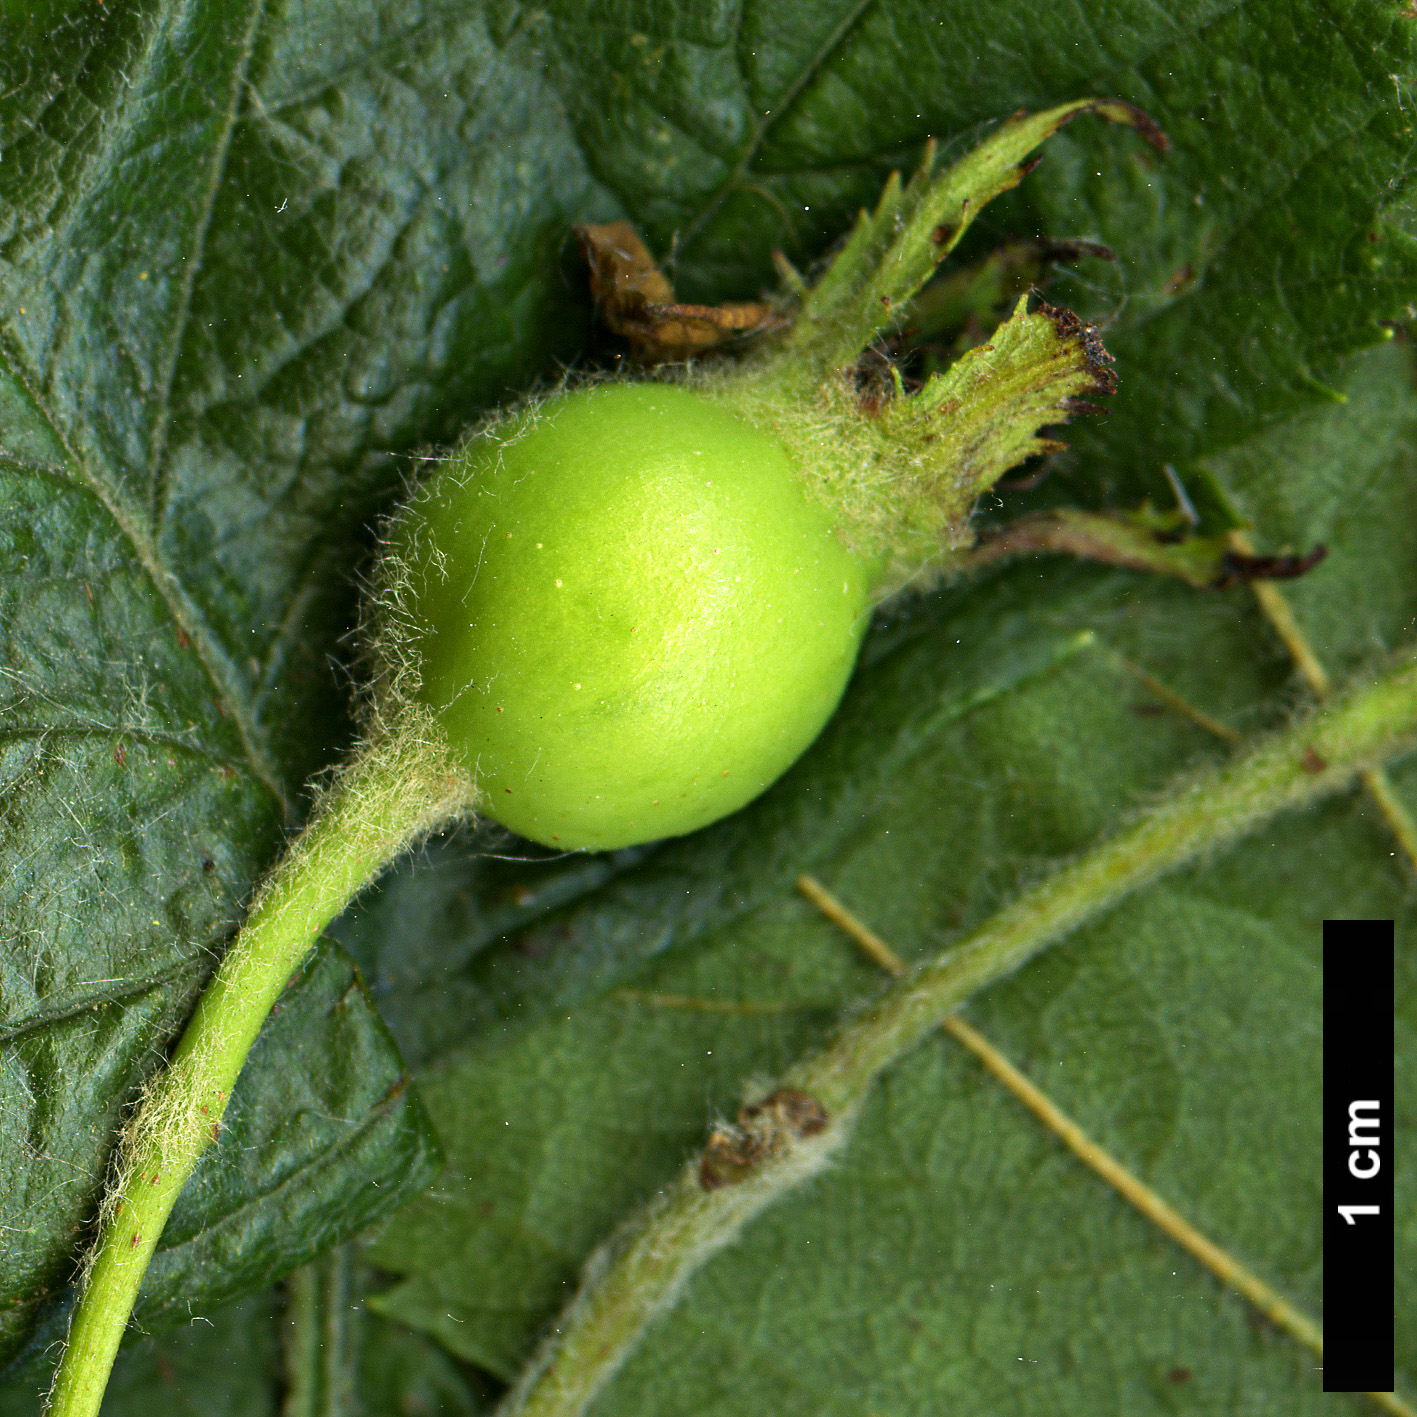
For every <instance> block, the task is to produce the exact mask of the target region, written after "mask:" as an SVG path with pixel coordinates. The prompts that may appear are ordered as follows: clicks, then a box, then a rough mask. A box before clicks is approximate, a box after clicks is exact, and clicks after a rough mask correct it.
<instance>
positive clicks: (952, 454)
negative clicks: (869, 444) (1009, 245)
mask: <svg viewBox="0 0 1417 1417" xmlns="http://www.w3.org/2000/svg"><path fill="white" fill-rule="evenodd" d="M1028 306H1029V297H1028V296H1026V295H1025V296H1023V297H1022V298H1021V299H1020V300H1019V302H1018V304H1017V305H1016V306H1015V307H1014V312H1013V314H1012V315H1011V316H1010V317H1009V318H1008V319H1007V320H1006V321H1005V322H1004V323H1003V324H1002V325H1000V326H999V328H998V329H997V330H996V331H995V332H994V335H993V337H992V338H991V339H990V340H989V342H988V343H987V344H982V345H979V346H978V347H977V348H975V349H971V350H969V351H968V352H967V353H965V354H963V355H961V356H960V358H959V359H957V360H956V361H955V362H954V363H953V364H952V365H950V367H949V368H948V369H946V370H945V371H944V372H943V373H941V374H936V375H934V376H933V377H932V378H931V379H930V381H929V382H928V383H927V384H926V385H925V387H924V388H923V389H921V390H920V391H919V392H918V393H916V394H914V395H913V396H911V397H909V398H898V399H892V400H891V401H890V402H889V403H888V404H886V406H885V408H884V410H883V411H882V414H881V425H882V433H883V434H884V436H885V437H886V438H887V439H888V440H890V441H891V442H892V443H894V444H895V445H896V446H897V447H899V448H900V449H902V450H903V451H908V453H909V455H910V456H911V460H912V462H913V463H914V468H913V476H912V481H913V482H915V484H916V487H917V495H920V496H923V497H926V498H928V499H930V500H931V501H933V502H935V503H936V505H937V507H938V509H939V511H938V514H939V517H940V520H941V522H942V523H943V525H942V526H941V528H940V529H941V532H942V533H944V534H945V535H946V537H949V530H950V524H952V523H958V522H960V521H961V520H962V516H963V515H967V513H968V509H969V507H970V506H971V505H972V504H973V502H974V500H975V498H976V497H977V496H978V495H979V493H981V492H983V491H984V490H985V489H987V488H989V487H992V486H993V484H994V483H995V482H996V481H997V480H998V479H999V478H1000V477H1002V476H1003V475H1004V473H1006V472H1007V471H1008V470H1009V469H1010V468H1012V467H1017V466H1018V464H1019V463H1021V462H1023V461H1025V460H1026V459H1028V458H1031V457H1036V456H1038V455H1039V454H1042V453H1051V452H1056V451H1058V450H1059V449H1060V448H1062V447H1063V446H1064V444H1062V443H1059V442H1058V441H1057V440H1056V439H1053V438H1049V437H1045V436H1044V435H1043V433H1042V432H1041V430H1042V429H1043V428H1045V427H1047V426H1049V425H1051V424H1058V423H1065V422H1067V420H1068V419H1069V418H1070V417H1071V416H1072V415H1073V414H1074V413H1078V412H1096V411H1098V410H1096V409H1095V408H1094V407H1093V406H1092V405H1090V404H1088V403H1086V402H1085V400H1086V399H1088V398H1090V397H1097V396H1099V395H1108V394H1111V393H1113V392H1115V390H1116V387H1117V376H1116V375H1115V374H1114V373H1113V372H1112V368H1111V365H1112V356H1111V355H1110V354H1108V353H1107V351H1106V350H1105V349H1104V348H1103V347H1102V341H1101V339H1100V338H1099V337H1098V334H1097V330H1096V329H1095V328H1094V327H1093V326H1092V325H1087V324H1084V323H1083V322H1082V321H1081V320H1080V319H1078V317H1077V316H1076V315H1074V314H1073V313H1072V312H1071V311H1070V310H1062V309H1058V308H1056V307H1055V306H1052V305H1045V304H1043V303H1042V302H1041V301H1039V302H1037V303H1036V304H1035V305H1034V308H1033V309H1032V310H1030V309H1029V308H1028ZM949 539H951V540H953V539H954V538H952V537H950V538H949Z"/></svg>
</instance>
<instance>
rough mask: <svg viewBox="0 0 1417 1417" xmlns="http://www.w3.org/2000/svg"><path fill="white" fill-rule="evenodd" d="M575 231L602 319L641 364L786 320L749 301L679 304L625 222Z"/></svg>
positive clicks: (683, 355)
mask: <svg viewBox="0 0 1417 1417" xmlns="http://www.w3.org/2000/svg"><path fill="white" fill-rule="evenodd" d="M576 236H577V237H578V238H579V240H580V243H581V251H582V252H583V253H584V255H585V259H586V264H587V265H588V266H589V267H590V289H591V294H592V295H593V296H594V297H595V304H596V308H597V310H598V311H599V312H600V317H601V319H603V320H604V321H605V323H606V324H607V325H609V326H610V328H611V329H612V330H614V331H615V333H616V334H617V335H623V336H624V337H625V339H627V340H629V342H630V352H631V353H632V354H633V356H634V358H635V359H636V360H638V361H639V362H640V363H642V364H663V363H667V362H669V361H671V360H676V359H692V358H693V357H694V356H695V355H696V354H704V353H706V352H707V351H709V350H711V349H714V348H716V347H717V346H719V345H724V344H727V343H729V342H730V341H733V340H742V339H746V338H747V337H748V336H750V335H756V334H761V333H762V332H763V331H765V330H772V329H777V328H779V327H780V326H782V325H783V324H785V323H786V321H785V320H784V318H783V316H782V315H780V314H779V313H778V312H777V311H775V310H773V309H772V308H771V307H769V306H767V305H759V304H756V303H751V302H742V301H739V302H730V303H728V304H726V305H679V304H676V303H675V300H674V287H673V286H672V285H670V283H669V280H668V278H667V277H666V276H665V274H664V272H663V271H661V270H660V269H659V267H658V266H656V265H655V263H654V259H653V258H652V257H651V256H650V254H649V251H648V250H647V249H646V247H645V243H644V242H643V241H642V240H641V239H640V235H639V233H638V232H637V231H636V230H635V228H634V227H632V226H631V225H630V223H629V222H627V221H612V222H610V223H609V224H607V225H605V226H579V227H577V228H576Z"/></svg>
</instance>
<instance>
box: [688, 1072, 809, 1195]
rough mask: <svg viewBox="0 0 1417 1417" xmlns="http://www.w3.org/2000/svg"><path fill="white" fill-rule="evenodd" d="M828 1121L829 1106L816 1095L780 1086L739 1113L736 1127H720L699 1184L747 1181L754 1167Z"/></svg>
mask: <svg viewBox="0 0 1417 1417" xmlns="http://www.w3.org/2000/svg"><path fill="white" fill-rule="evenodd" d="M826 1124H827V1114H826V1109H825V1108H823V1106H822V1104H821V1103H820V1102H818V1101H817V1099H816V1098H815V1097H811V1096H809V1095H808V1094H807V1093H805V1092H798V1091H797V1090H796V1089H794V1088H790V1087H783V1088H779V1089H778V1090H777V1091H776V1092H774V1093H772V1094H771V1096H768V1097H765V1098H763V1100H762V1101H761V1102H758V1103H755V1104H754V1105H753V1106H752V1107H744V1108H743V1109H742V1110H741V1111H740V1112H739V1113H738V1123H737V1125H736V1126H726V1125H723V1126H717V1127H715V1128H714V1129H713V1131H712V1133H710V1135H709V1142H708V1145H707V1146H706V1147H705V1148H704V1154H703V1159H702V1160H701V1161H700V1162H699V1184H700V1185H701V1186H702V1187H703V1188H704V1190H706V1191H714V1190H717V1189H718V1188H719V1187H720V1186H731V1185H734V1184H736V1183H737V1182H739V1181H743V1180H746V1179H747V1177H748V1176H749V1175H750V1174H751V1173H752V1171H753V1168H754V1167H756V1166H759V1165H761V1164H762V1162H764V1161H766V1160H767V1158H768V1157H770V1156H772V1155H774V1154H775V1153H777V1152H779V1151H781V1150H782V1148H783V1146H784V1145H786V1144H787V1143H788V1142H789V1141H795V1140H797V1139H798V1138H800V1137H811V1136H816V1135H817V1133H818V1132H820V1131H821V1130H822V1129H823V1128H824V1127H825V1126H826Z"/></svg>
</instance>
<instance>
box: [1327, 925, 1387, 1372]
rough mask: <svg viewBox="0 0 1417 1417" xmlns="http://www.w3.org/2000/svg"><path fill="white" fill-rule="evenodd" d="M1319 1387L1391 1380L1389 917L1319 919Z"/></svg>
mask: <svg viewBox="0 0 1417 1417" xmlns="http://www.w3.org/2000/svg"><path fill="white" fill-rule="evenodd" d="M1323 945H1324V952H1323V961H1324V1023H1323V1028H1324V1032H1323V1038H1324V1044H1323V1047H1324V1104H1323V1107H1324V1139H1323V1148H1324V1391H1325V1392H1391V1391H1392V1386H1393V1367H1394V1355H1393V1334H1394V1314H1393V1306H1394V1298H1393V1253H1394V1251H1393V1233H1394V1225H1393V1191H1394V1187H1393V1161H1394V1149H1393V1144H1392V1143H1393V1135H1392V1128H1393V1122H1394V1116H1393V1076H1394V1062H1393V1057H1394V1054H1393V1010H1394V999H1393V966H1394V962H1395V955H1394V946H1393V922H1392V921H1391V920H1325V921H1324V936H1323Z"/></svg>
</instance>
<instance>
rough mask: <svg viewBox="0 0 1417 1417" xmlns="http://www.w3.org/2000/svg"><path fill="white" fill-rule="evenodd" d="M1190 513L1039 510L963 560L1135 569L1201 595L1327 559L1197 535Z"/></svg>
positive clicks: (1294, 572)
mask: <svg viewBox="0 0 1417 1417" xmlns="http://www.w3.org/2000/svg"><path fill="white" fill-rule="evenodd" d="M1187 532H1188V526H1187V524H1186V522H1185V514H1184V513H1183V512H1180V511H1178V512H1156V511H1153V510H1152V509H1151V508H1150V507H1142V508H1141V509H1139V510H1137V511H1132V512H1082V511H1078V510H1077V509H1075V508H1072V507H1059V508H1056V509H1054V510H1053V511H1048V512H1034V513H1031V514H1030V515H1028V516H1025V517H1020V518H1019V519H1018V520H1017V521H1013V522H1010V523H1008V525H1006V526H1004V527H1001V528H999V529H998V530H997V531H992V532H989V533H987V534H986V535H985V536H984V537H982V538H981V540H980V542H979V544H978V545H977V546H976V547H975V548H974V549H973V550H972V551H971V552H970V553H969V554H968V555H967V556H966V557H965V558H964V560H963V565H964V567H968V568H972V567H976V566H983V565H987V564H989V563H990V562H992V561H1002V560H1005V559H1007V558H1009V557H1012V556H1021V555H1029V554H1034V555H1037V554H1042V553H1059V554H1064V555H1070V556H1077V557H1079V558H1080V559H1082V560H1085V561H1099V562H1102V563H1103V564H1105V565H1109V566H1125V567H1127V568H1129V569H1130V570H1134V571H1146V572H1149V573H1151V574H1155V575H1168V576H1176V577H1178V578H1179V579H1180V580H1183V581H1185V582H1186V583H1187V584H1188V585H1192V586H1195V587H1196V588H1197V589H1198V590H1224V589H1226V588H1227V587H1229V586H1232V585H1237V584H1248V583H1249V582H1251V581H1258V580H1292V579H1293V578H1294V577H1296V576H1302V575H1304V574H1305V572H1307V571H1310V570H1312V569H1313V567H1315V566H1317V565H1318V564H1319V562H1320V561H1322V560H1323V558H1324V556H1325V555H1326V554H1327V552H1326V549H1325V548H1324V547H1323V546H1316V547H1315V548H1314V549H1313V550H1312V551H1310V552H1309V553H1308V554H1307V555H1306V556H1248V555H1242V554H1241V553H1239V552H1237V551H1234V550H1232V549H1231V547H1230V545H1229V544H1228V541H1227V539H1226V537H1224V536H1190V535H1188V534H1187Z"/></svg>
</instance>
